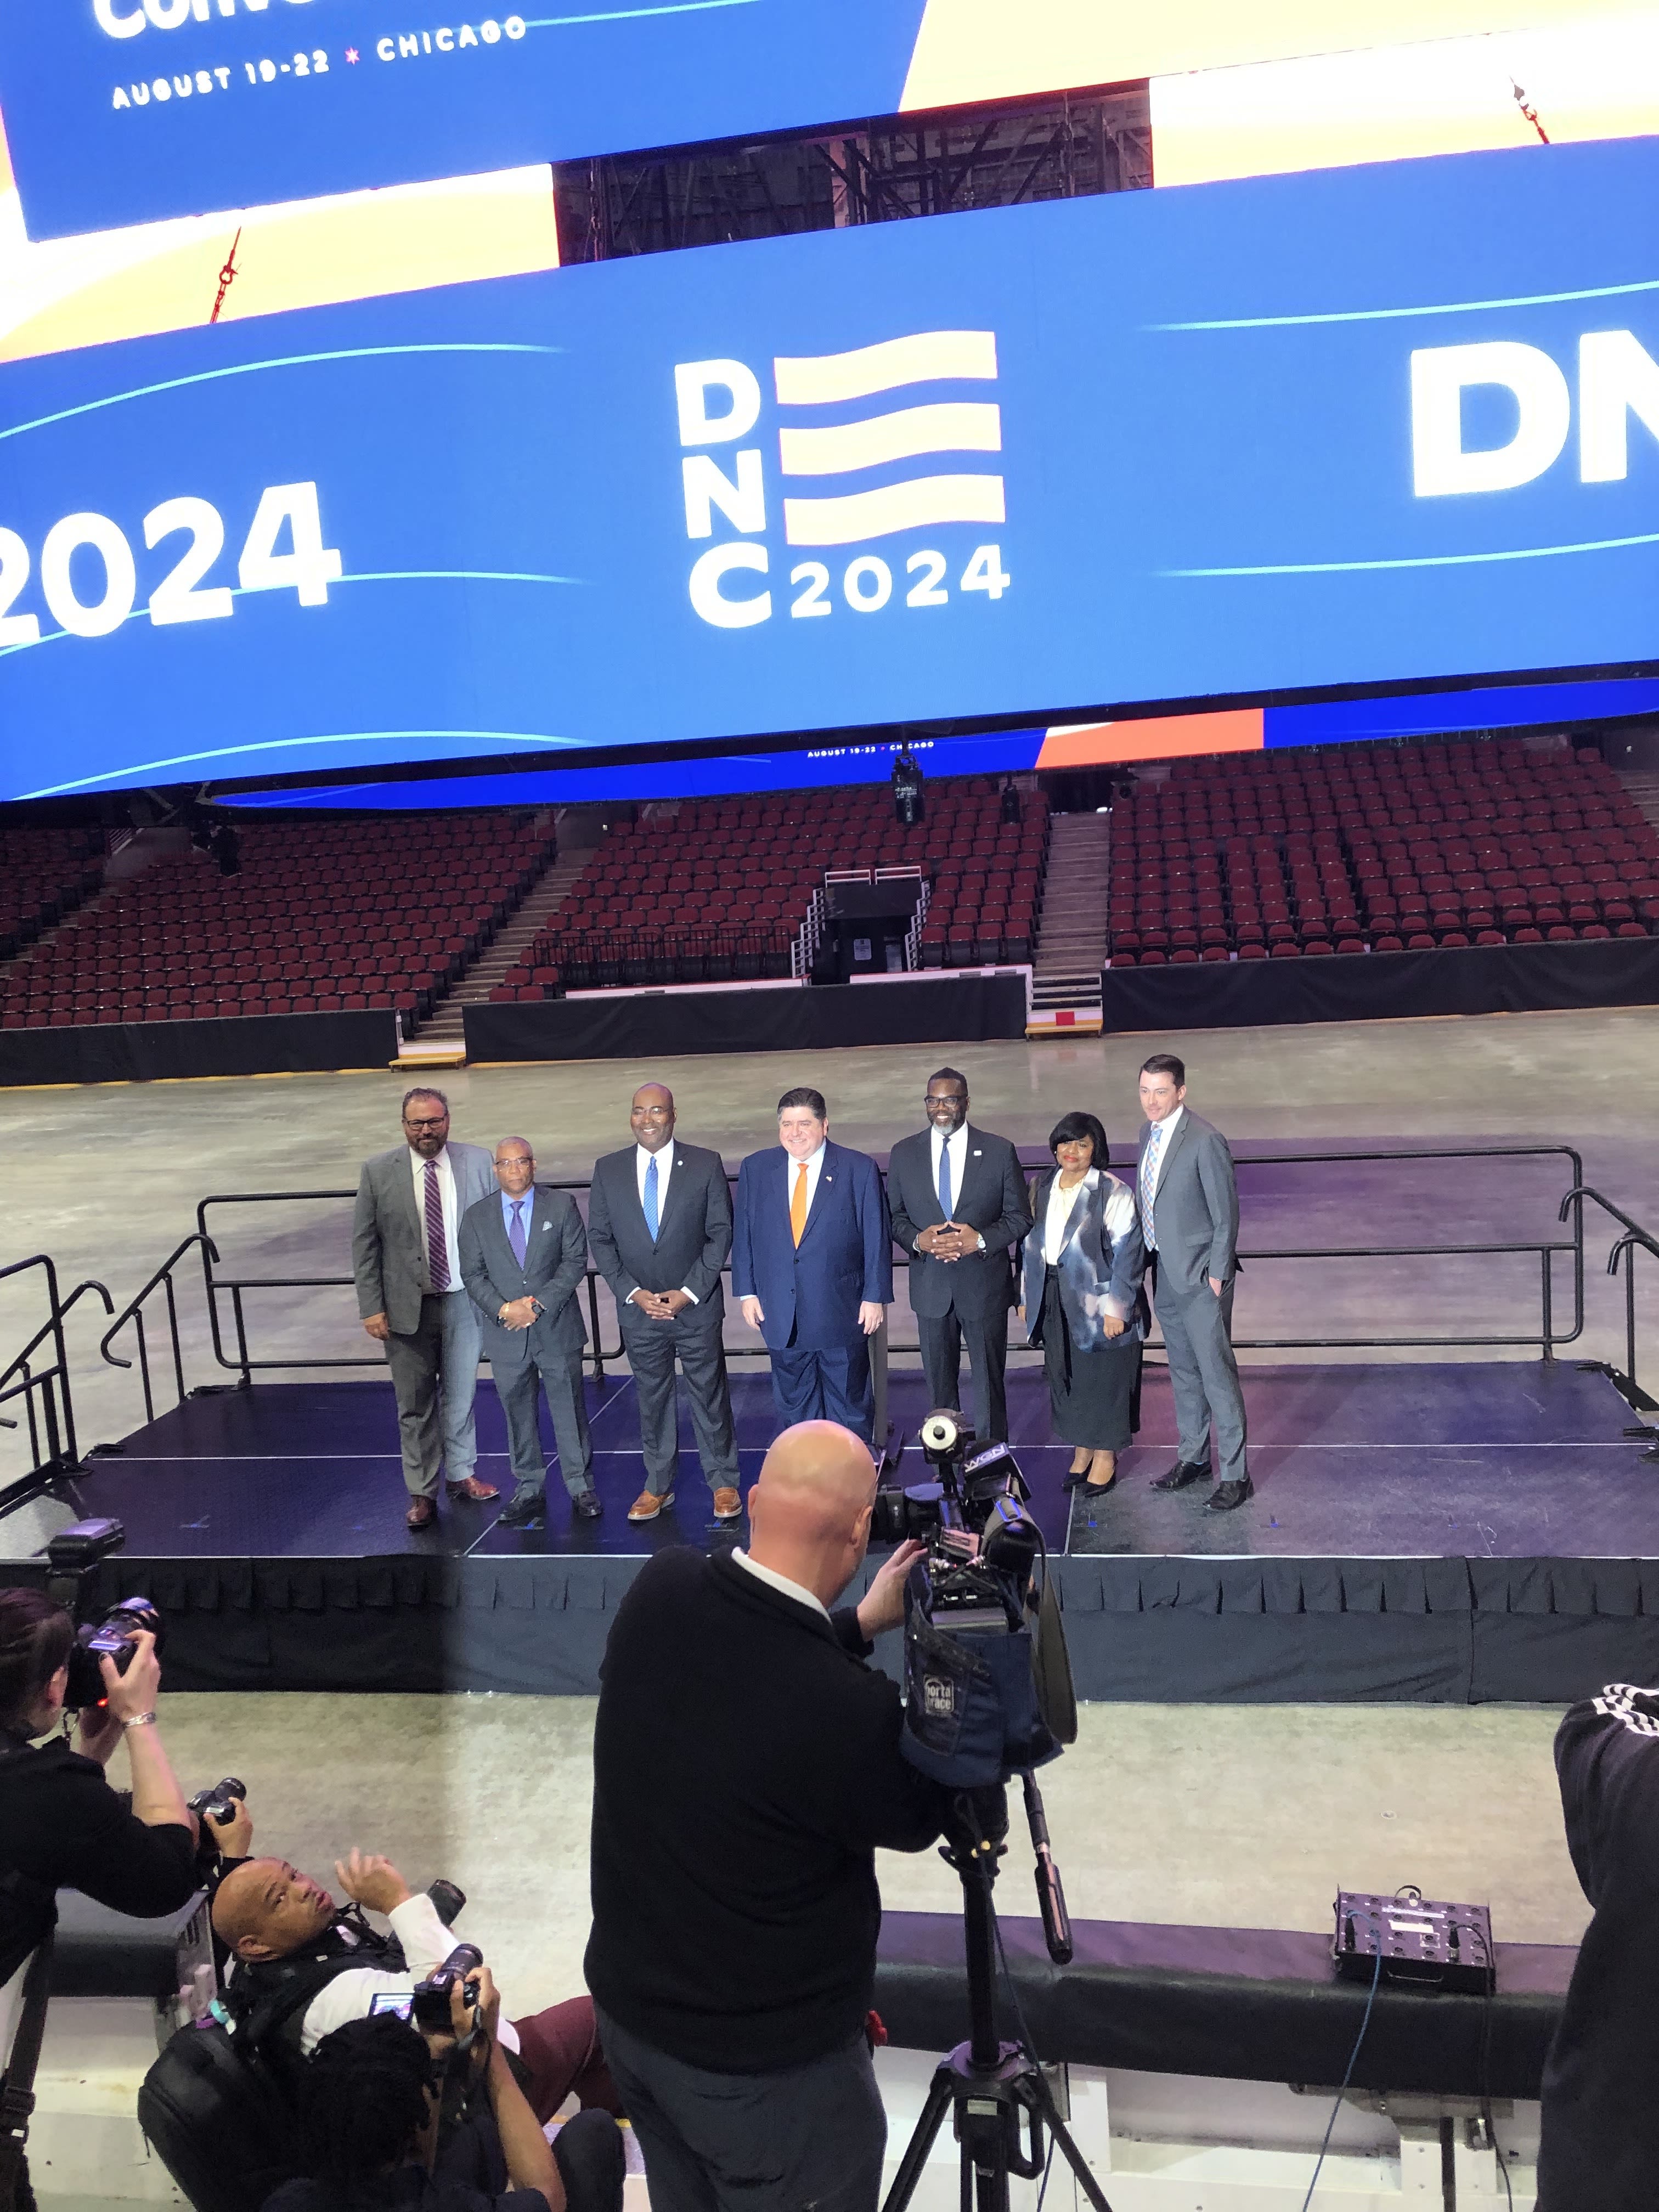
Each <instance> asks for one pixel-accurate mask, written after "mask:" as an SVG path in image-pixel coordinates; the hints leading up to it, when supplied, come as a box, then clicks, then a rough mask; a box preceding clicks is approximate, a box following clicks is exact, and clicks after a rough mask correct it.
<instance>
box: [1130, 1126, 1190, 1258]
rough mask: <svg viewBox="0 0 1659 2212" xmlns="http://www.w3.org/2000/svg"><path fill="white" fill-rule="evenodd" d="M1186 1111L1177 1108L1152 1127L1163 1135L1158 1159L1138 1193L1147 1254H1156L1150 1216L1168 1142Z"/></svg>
mask: <svg viewBox="0 0 1659 2212" xmlns="http://www.w3.org/2000/svg"><path fill="white" fill-rule="evenodd" d="M1186 1110H1187V1109H1186V1108H1185V1107H1184V1106H1177V1107H1176V1109H1175V1112H1174V1113H1173V1114H1171V1115H1170V1117H1169V1119H1168V1121H1154V1122H1153V1123H1152V1129H1162V1130H1163V1132H1164V1134H1163V1135H1162V1136H1161V1137H1160V1138H1159V1139H1158V1158H1157V1159H1156V1160H1155V1161H1154V1162H1153V1163H1152V1180H1151V1182H1149V1183H1148V1184H1147V1185H1146V1187H1145V1188H1143V1189H1142V1190H1141V1192H1140V1198H1141V1213H1142V1215H1143V1217H1144V1218H1143V1219H1142V1221H1141V1225H1140V1233H1141V1235H1142V1236H1143V1237H1145V1238H1146V1249H1147V1250H1148V1251H1149V1252H1156V1251H1157V1249H1158V1239H1157V1238H1156V1237H1154V1236H1153V1234H1152V1214H1153V1210H1154V1208H1155V1207H1156V1206H1157V1205H1158V1185H1159V1183H1160V1182H1162V1181H1163V1180H1164V1162H1165V1160H1167V1159H1168V1158H1169V1157H1170V1140H1171V1139H1173V1137H1174V1135H1175V1133H1176V1130H1177V1129H1178V1128H1179V1127H1181V1117H1182V1115H1183V1114H1184V1113H1185V1112H1186ZM1152 1129H1149V1130H1148V1131H1147V1132H1146V1142H1147V1143H1148V1144H1149V1145H1150V1144H1151V1142H1152ZM1138 1175H1139V1170H1137V1176H1138Z"/></svg>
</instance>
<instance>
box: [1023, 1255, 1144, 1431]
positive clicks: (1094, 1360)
mask: <svg viewBox="0 0 1659 2212" xmlns="http://www.w3.org/2000/svg"><path fill="white" fill-rule="evenodd" d="M1042 1364H1043V1365H1044V1367H1045V1368H1046V1369H1047V1370H1048V1402H1049V1404H1050V1406H1051V1407H1053V1408H1054V1434H1055V1436H1056V1437H1059V1438H1060V1440H1061V1441H1062V1442H1063V1443H1068V1444H1086V1445H1087V1446H1088V1447H1089V1448H1090V1449H1091V1450H1092V1451H1114V1452H1115V1451H1123V1450H1125V1449H1127V1445H1128V1442H1129V1437H1130V1435H1131V1433H1132V1426H1131V1425H1132V1422H1133V1408H1134V1401H1135V1395H1136V1391H1135V1386H1136V1384H1137V1383H1139V1380H1140V1339H1139V1337H1138V1336H1132V1335H1131V1334H1129V1333H1128V1331H1127V1330H1126V1331H1125V1332H1124V1334H1122V1335H1121V1336H1118V1337H1112V1338H1109V1339H1108V1340H1107V1341H1106V1342H1105V1343H1103V1345H1101V1346H1099V1347H1098V1348H1097V1350H1095V1351H1093V1352H1079V1350H1078V1348H1077V1346H1075V1345H1074V1344H1073V1342H1072V1332H1071V1330H1070V1328H1068V1327H1067V1326H1066V1316H1065V1314H1064V1313H1063V1312H1062V1311H1061V1310H1060V1274H1059V1271H1058V1269H1056V1268H1054V1267H1050V1268H1049V1269H1048V1275H1047V1279H1046V1280H1045V1282H1044V1285H1043V1291H1042Z"/></svg>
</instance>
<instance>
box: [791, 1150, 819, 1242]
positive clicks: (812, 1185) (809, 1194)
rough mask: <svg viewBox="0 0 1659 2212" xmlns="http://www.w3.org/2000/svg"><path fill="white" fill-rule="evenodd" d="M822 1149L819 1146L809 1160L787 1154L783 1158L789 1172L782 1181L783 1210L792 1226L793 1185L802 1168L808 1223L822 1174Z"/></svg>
mask: <svg viewBox="0 0 1659 2212" xmlns="http://www.w3.org/2000/svg"><path fill="white" fill-rule="evenodd" d="M824 1149H825V1148H824V1146H823V1145H820V1146H818V1148H817V1152H814V1153H813V1154H812V1155H811V1158H809V1159H805V1160H798V1159H796V1158H794V1157H793V1155H792V1154H791V1153H788V1152H786V1153H785V1154H784V1156H783V1164H784V1165H785V1167H786V1168H787V1170H789V1172H788V1174H787V1175H786V1176H785V1177H784V1179H783V1210H784V1212H785V1213H786V1214H787V1215H788V1216H789V1217H790V1218H791V1221H792V1224H793V1201H794V1196H795V1183H796V1181H797V1178H798V1176H799V1172H800V1170H801V1169H802V1168H805V1170H806V1218H807V1219H808V1220H809V1221H810V1220H811V1218H812V1200H814V1199H815V1198H816V1197H817V1194H818V1177H819V1176H821V1175H822V1174H823V1154H824Z"/></svg>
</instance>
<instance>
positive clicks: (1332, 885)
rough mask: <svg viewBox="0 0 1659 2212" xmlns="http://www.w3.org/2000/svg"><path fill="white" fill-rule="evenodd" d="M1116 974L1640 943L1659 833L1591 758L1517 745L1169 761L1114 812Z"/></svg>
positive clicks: (1649, 921)
mask: <svg viewBox="0 0 1659 2212" xmlns="http://www.w3.org/2000/svg"><path fill="white" fill-rule="evenodd" d="M1109 925H1110V939H1109V943H1110V957H1111V964H1112V965H1113V967H1115V968H1132V967H1135V966H1139V967H1143V968H1147V967H1160V966H1163V965H1164V963H1176V964H1180V963H1188V964H1190V963H1194V962H1199V961H1225V960H1229V959H1233V958H1237V959H1239V960H1267V959H1297V958H1305V957H1310V956H1322V955H1326V954H1336V953H1354V952H1364V951H1366V950H1367V949H1369V950H1370V951H1375V952H1397V951H1401V950H1402V949H1406V950H1411V951H1425V950H1429V949H1431V948H1433V947H1436V946H1440V945H1450V946H1455V945H1503V944H1506V943H1508V944H1516V945H1532V944H1538V943H1541V942H1543V941H1545V940H1548V941H1550V942H1552V943H1561V942H1563V941H1566V940H1571V939H1577V938H1608V937H1645V936H1648V935H1650V934H1651V933H1652V931H1653V929H1654V927H1655V926H1656V925H1659V834H1656V832H1655V831H1654V829H1653V828H1652V827H1651V826H1650V823H1648V822H1647V820H1646V819H1645V817H1644V815H1643V813H1642V811H1641V809H1640V808H1639V807H1638V805H1636V804H1635V803H1634V801H1633V800H1632V799H1630V798H1629V796H1628V795H1627V794H1626V792H1625V790H1624V788H1623V787H1622V786H1621V785H1620V781H1619V779H1618V777H1617V776H1616V775H1614V774H1613V770H1612V769H1610V768H1609V767H1607V764H1606V763H1605V762H1604V761H1603V760H1602V759H1601V757H1600V755H1599V754H1597V753H1595V752H1593V751H1589V750H1583V751H1580V752H1578V753H1577V754H1576V755H1575V754H1573V753H1572V752H1571V751H1568V750H1565V749H1559V750H1553V751H1547V750H1534V748H1532V747H1529V746H1528V745H1527V744H1523V743H1520V742H1516V741H1515V740H1511V739H1507V738H1505V739H1495V738H1494V739H1479V740H1462V739H1460V740H1458V741H1456V742H1455V743H1451V744H1447V743H1443V742H1440V741H1432V742H1427V743H1412V744H1382V743H1379V744H1352V745H1340V746H1332V747H1330V748H1328V750H1324V751H1322V752H1319V753H1316V754H1286V755H1285V756H1283V757H1274V756H1273V755H1272V754H1265V755H1264V754H1259V753H1258V754H1245V755H1239V756H1235V757H1220V758H1217V759H1211V760H1195V761H1181V762H1177V763H1176V764H1175V766H1174V767H1173V769H1171V772H1170V779H1169V781H1167V782H1166V783H1164V784H1162V785H1153V786H1144V787H1142V789H1141V790H1140V791H1139V792H1138V793H1135V795H1134V796H1133V798H1130V799H1122V800H1120V802H1119V803H1118V805H1116V806H1115V807H1114V808H1113V810H1112V873H1111V887H1110V897H1109Z"/></svg>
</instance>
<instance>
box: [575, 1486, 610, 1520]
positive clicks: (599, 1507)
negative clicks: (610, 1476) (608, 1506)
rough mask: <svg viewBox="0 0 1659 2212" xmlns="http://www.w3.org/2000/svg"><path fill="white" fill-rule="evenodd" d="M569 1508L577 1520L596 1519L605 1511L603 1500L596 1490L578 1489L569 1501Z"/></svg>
mask: <svg viewBox="0 0 1659 2212" xmlns="http://www.w3.org/2000/svg"><path fill="white" fill-rule="evenodd" d="M570 1510H571V1512H572V1513H573V1514H574V1516H575V1517H576V1519H577V1520H578V1521H597V1520H598V1519H599V1516H600V1515H601V1514H602V1513H603V1512H604V1511H605V1500H604V1499H603V1498H601V1497H600V1496H599V1492H598V1491H597V1490H579V1491H578V1492H576V1494H575V1496H574V1498H572V1499H571V1501H570Z"/></svg>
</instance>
